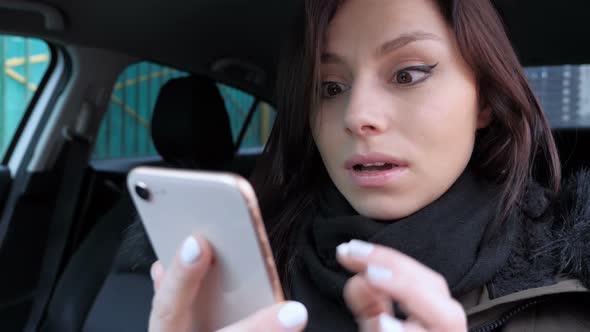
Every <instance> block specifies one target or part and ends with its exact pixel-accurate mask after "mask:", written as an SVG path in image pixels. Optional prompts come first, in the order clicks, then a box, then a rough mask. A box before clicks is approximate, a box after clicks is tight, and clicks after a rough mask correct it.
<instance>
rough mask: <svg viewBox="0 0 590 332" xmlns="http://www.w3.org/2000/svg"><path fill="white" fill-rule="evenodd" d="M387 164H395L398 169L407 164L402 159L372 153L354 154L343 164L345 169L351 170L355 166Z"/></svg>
mask: <svg viewBox="0 0 590 332" xmlns="http://www.w3.org/2000/svg"><path fill="white" fill-rule="evenodd" d="M379 162H381V163H388V164H395V165H397V166H400V167H407V166H408V162H406V161H405V160H403V159H400V158H396V157H394V156H390V155H387V154H383V153H378V152H373V153H367V154H356V155H354V156H352V157H351V158H350V159H348V160H347V161H346V162H345V163H344V167H345V168H346V169H349V170H352V168H353V167H354V165H357V164H371V163H379Z"/></svg>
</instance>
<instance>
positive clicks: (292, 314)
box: [218, 302, 307, 332]
mask: <svg viewBox="0 0 590 332" xmlns="http://www.w3.org/2000/svg"><path fill="white" fill-rule="evenodd" d="M306 324H307V309H305V306H303V304H301V303H299V302H285V303H279V304H275V305H273V306H271V307H268V308H265V309H262V310H260V311H258V312H257V313H255V314H254V315H252V316H250V317H248V318H246V319H244V320H242V321H240V322H238V323H236V324H233V325H231V326H228V327H226V328H224V329H222V330H219V331H218V332H263V331H264V332H267V331H268V332H283V331H285V332H296V331H303V329H304V328H305V325H306Z"/></svg>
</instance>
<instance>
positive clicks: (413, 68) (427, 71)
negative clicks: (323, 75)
mask: <svg viewBox="0 0 590 332" xmlns="http://www.w3.org/2000/svg"><path fill="white" fill-rule="evenodd" d="M437 66H438V62H437V63H435V64H434V65H421V66H411V67H406V68H404V69H401V70H399V71H397V72H395V73H394V75H393V79H392V80H391V82H392V83H394V84H399V83H397V82H395V80H396V77H397V75H399V74H400V73H403V72H412V71H419V72H422V73H424V74H426V75H425V76H424V77H423V78H421V79H420V80H418V81H415V82H411V83H409V84H399V85H400V86H402V87H412V86H414V85H417V84H420V83H422V82H424V81H425V80H427V79H428V78H429V77H430V76H431V74H432V71H433V70H434V68H436V67H437ZM330 84H338V85H340V86H342V85H345V84H343V83H339V82H335V81H324V82H322V83H321V85H320V89H321V90H320V95H321V97H322V99H333V98H336V97H337V96H338V95H340V94H342V93H343V92H346V91H348V90H349V89H350V88H349V87H346V88H345V89H343V91H342V92H340V93H338V94H337V95H335V96H326V95H324V89H325V88H326V87H328V85H330Z"/></svg>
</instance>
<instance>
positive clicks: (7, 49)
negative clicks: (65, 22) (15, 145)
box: [0, 34, 51, 160]
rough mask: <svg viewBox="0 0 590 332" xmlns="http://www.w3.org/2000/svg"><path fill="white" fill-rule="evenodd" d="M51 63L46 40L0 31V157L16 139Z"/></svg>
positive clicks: (1, 157)
mask: <svg viewBox="0 0 590 332" xmlns="http://www.w3.org/2000/svg"><path fill="white" fill-rule="evenodd" d="M50 63H51V51H50V49H49V45H48V44H47V43H46V42H45V41H43V40H40V39H35V38H24V37H19V36H11V35H1V34H0V68H1V70H2V72H1V73H0V160H2V159H4V157H5V155H6V153H7V151H8V148H9V146H10V144H11V143H12V142H13V140H15V139H16V136H17V134H18V132H19V130H18V129H19V127H21V124H22V123H23V120H24V118H25V115H26V114H27V110H28V109H29V104H30V103H31V100H32V99H33V96H34V95H35V93H36V92H37V89H38V88H39V85H40V84H41V81H42V80H43V77H44V76H45V75H46V74H47V71H48V69H49V65H50Z"/></svg>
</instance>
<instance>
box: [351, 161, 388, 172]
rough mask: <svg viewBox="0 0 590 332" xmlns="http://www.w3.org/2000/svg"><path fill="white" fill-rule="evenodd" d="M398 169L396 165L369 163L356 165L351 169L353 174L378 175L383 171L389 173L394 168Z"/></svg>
mask: <svg viewBox="0 0 590 332" xmlns="http://www.w3.org/2000/svg"><path fill="white" fill-rule="evenodd" d="M396 167H398V166H397V165H396V164H393V163H385V162H380V163H369V164H356V165H354V166H353V167H352V169H353V170H354V171H355V172H364V173H378V172H383V171H389V170H392V169H394V168H396Z"/></svg>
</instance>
